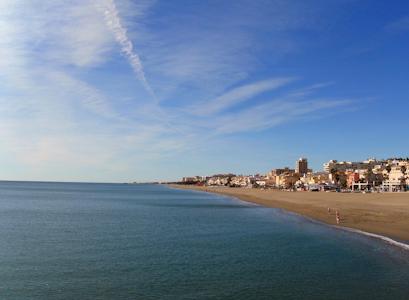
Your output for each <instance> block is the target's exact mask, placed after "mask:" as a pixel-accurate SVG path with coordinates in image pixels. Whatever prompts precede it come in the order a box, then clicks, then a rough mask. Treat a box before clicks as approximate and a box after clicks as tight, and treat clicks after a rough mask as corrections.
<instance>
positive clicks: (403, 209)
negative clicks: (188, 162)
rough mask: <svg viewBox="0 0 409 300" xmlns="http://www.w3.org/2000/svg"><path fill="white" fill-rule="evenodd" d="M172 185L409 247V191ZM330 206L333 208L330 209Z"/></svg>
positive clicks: (172, 185)
mask: <svg viewBox="0 0 409 300" xmlns="http://www.w3.org/2000/svg"><path fill="white" fill-rule="evenodd" d="M169 186H170V187H172V188H176V189H185V190H186V189H187V190H196V191H202V192H209V193H214V194H221V195H226V196H231V197H235V198H238V199H240V200H243V201H246V202H251V203H256V204H259V205H262V206H266V207H272V208H280V209H284V210H286V211H290V212H293V213H297V214H300V215H302V216H305V217H308V218H311V219H313V220H317V221H320V222H323V223H326V224H328V225H332V226H337V227H339V228H340V229H345V230H348V231H354V232H358V233H361V234H365V235H368V236H372V237H374V238H379V239H383V240H385V241H386V242H388V243H391V244H394V245H397V244H402V245H401V246H404V247H403V248H405V249H407V250H408V248H409V246H408V247H406V246H407V244H408V243H409V193H372V194H361V193H325V192H316V193H315V192H284V191H276V190H260V189H248V188H230V187H219V186H218V187H201V186H192V185H178V184H171V185H169ZM328 207H329V208H331V212H330V213H328ZM336 210H338V211H339V213H340V215H341V223H340V224H339V225H337V224H336V219H335V211H336ZM401 242H402V243H401ZM397 246H399V245H397Z"/></svg>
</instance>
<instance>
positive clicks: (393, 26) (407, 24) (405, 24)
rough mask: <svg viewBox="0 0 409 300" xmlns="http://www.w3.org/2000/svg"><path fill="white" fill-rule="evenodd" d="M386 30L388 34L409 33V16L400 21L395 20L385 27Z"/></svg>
mask: <svg viewBox="0 0 409 300" xmlns="http://www.w3.org/2000/svg"><path fill="white" fill-rule="evenodd" d="M385 30H386V31H388V32H395V33H396V32H404V31H409V16H404V17H402V18H400V19H398V20H395V21H393V22H391V23H389V24H387V25H386V26H385Z"/></svg>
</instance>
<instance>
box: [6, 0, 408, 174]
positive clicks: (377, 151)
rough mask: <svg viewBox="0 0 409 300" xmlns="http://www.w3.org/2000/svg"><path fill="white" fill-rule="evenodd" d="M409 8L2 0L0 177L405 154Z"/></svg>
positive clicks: (263, 165)
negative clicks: (303, 157)
mask: <svg viewBox="0 0 409 300" xmlns="http://www.w3.org/2000/svg"><path fill="white" fill-rule="evenodd" d="M408 53H409V2H407V1H365V0H360V1H358V0H356V1H354V0H333V1H324V0H322V1H319V0H311V1H284V0H280V1H274V0H272V1H263V0H259V1H242V0H235V1H227V0H226V1H159V0H157V1H153V0H140V1H127V0H120V1H119V0H116V1H115V0H73V1H63V0H54V1H41V0H33V1H24V0H2V1H1V2H0V102H1V103H0V164H1V167H0V179H12V180H61V181H110V182H123V181H133V180H137V181H147V180H174V179H178V178H179V177H181V176H185V175H186V176H188V175H199V174H203V175H205V174H214V173H219V172H233V173H238V174H240V173H241V174H251V173H257V172H260V173H265V172H267V171H269V170H270V169H271V168H274V167H282V166H286V165H289V166H293V165H294V162H295V160H296V159H297V158H298V157H300V156H306V157H308V159H309V161H310V164H311V166H312V167H313V168H314V169H315V170H320V169H321V167H322V163H323V162H325V161H328V160H329V159H338V160H362V159H366V158H368V157H377V158H386V157H390V156H407V155H408V148H409V139H408V137H407V131H408V129H407V128H408V125H407V124H408V111H409V104H408V101H409V59H408Z"/></svg>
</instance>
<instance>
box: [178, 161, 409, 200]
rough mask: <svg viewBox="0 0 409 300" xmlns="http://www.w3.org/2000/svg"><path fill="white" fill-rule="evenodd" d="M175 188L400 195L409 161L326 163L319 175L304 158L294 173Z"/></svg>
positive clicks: (205, 180)
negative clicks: (241, 188)
mask: <svg viewBox="0 0 409 300" xmlns="http://www.w3.org/2000/svg"><path fill="white" fill-rule="evenodd" d="M179 184H189V185H198V186H229V187H246V188H261V189H280V190H287V191H312V192H318V191H336V192H364V193H366V192H404V191H408V190H409V158H390V159H383V160H376V159H368V160H365V161H361V162H347V161H337V160H330V161H329V162H327V163H324V164H323V171H320V172H313V170H312V169H309V168H308V160H307V158H300V159H298V160H297V161H296V163H295V169H291V168H289V167H284V168H278V169H272V170H271V171H270V172H268V173H267V174H265V175H261V174H256V175H235V174H217V175H213V176H193V177H183V178H182V180H181V181H180V182H179Z"/></svg>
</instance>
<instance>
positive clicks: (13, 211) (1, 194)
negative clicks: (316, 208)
mask: <svg viewBox="0 0 409 300" xmlns="http://www.w3.org/2000/svg"><path fill="white" fill-rule="evenodd" d="M0 299H409V253H408V251H405V250H403V249H400V248H398V247H394V246H391V245H388V244H387V243H385V242H382V241H379V240H376V239H373V238H369V237H365V236H362V235H360V234H354V233H350V232H345V231H342V230H338V229H335V228H332V227H328V226H325V225H322V224H319V223H315V222H312V221H309V220H308V219H305V218H302V217H300V216H297V215H294V214H290V213H286V212H283V211H281V210H277V209H271V208H264V207H260V206H257V205H253V204H249V203H245V202H241V201H239V200H235V199H232V198H227V197H221V196H217V195H211V194H207V193H200V192H194V191H181V190H174V189H170V188H168V187H166V186H160V185H121V184H79V183H32V182H0Z"/></svg>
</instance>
